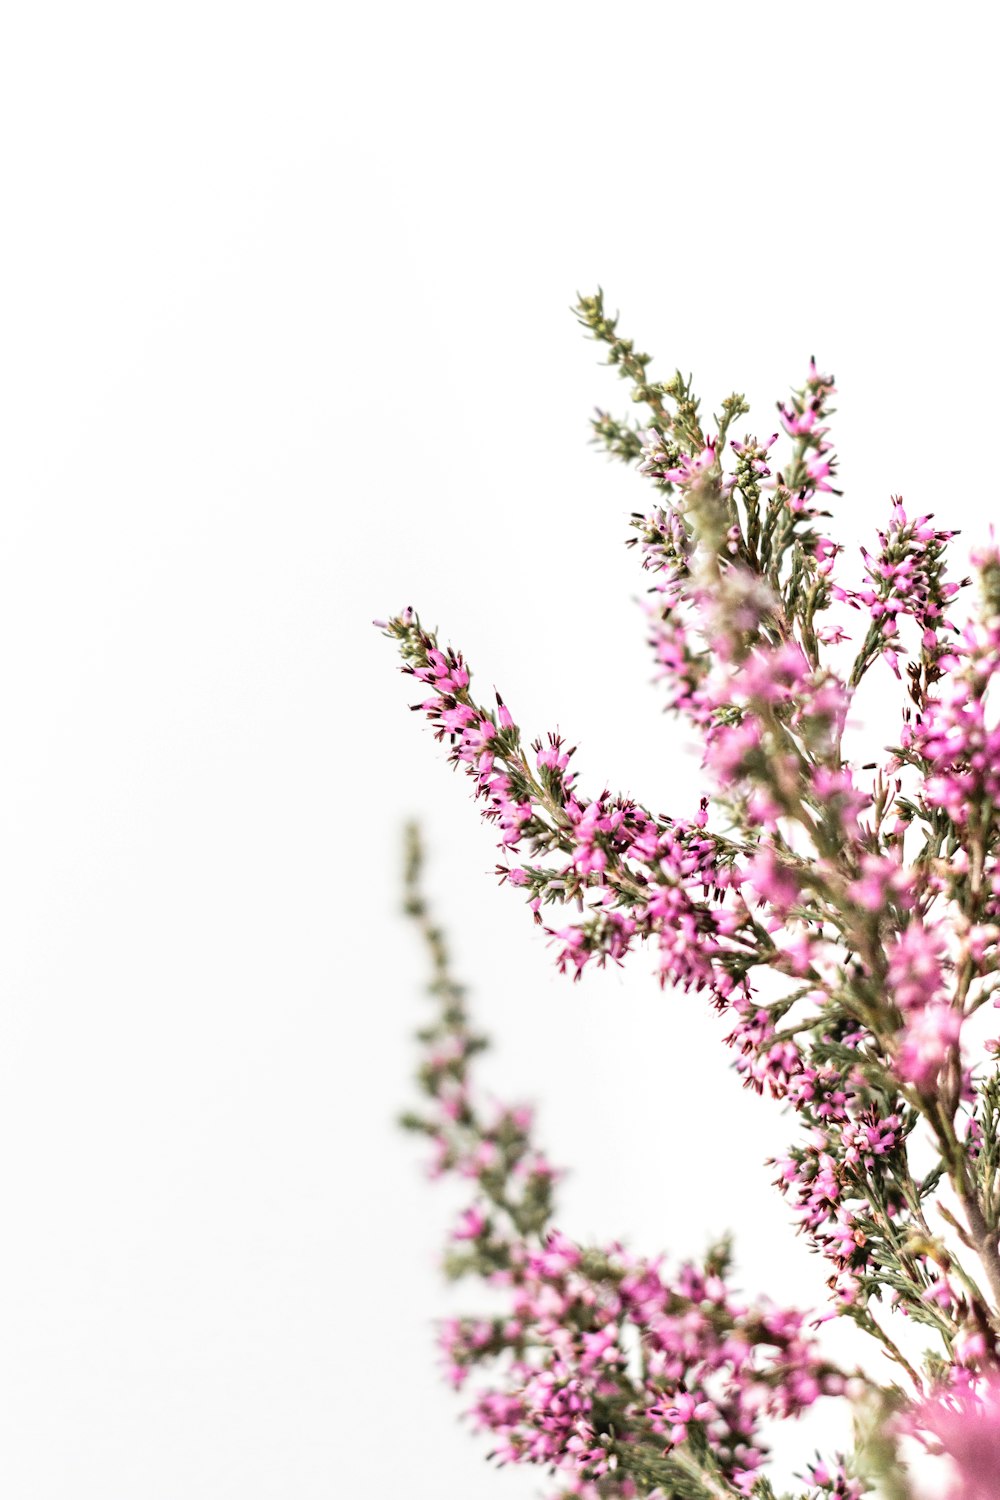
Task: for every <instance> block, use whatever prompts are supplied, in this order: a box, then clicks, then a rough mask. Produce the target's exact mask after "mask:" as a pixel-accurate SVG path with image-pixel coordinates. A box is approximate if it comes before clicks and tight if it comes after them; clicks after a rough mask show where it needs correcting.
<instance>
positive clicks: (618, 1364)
mask: <svg viewBox="0 0 1000 1500" xmlns="http://www.w3.org/2000/svg"><path fill="white" fill-rule="evenodd" d="M420 868H421V850H420V844H419V840H418V837H417V834H416V831H415V829H410V830H409V831H408V837H407V859H406V901H405V909H406V911H407V913H408V915H409V916H410V917H411V918H412V919H413V920H414V922H415V923H416V924H417V926H418V928H419V930H420V932H421V935H422V937H423V940H424V943H425V946H426V949H427V953H428V957H429V961H430V969H431V979H430V983H429V986H428V989H429V992H430V994H431V995H432V996H433V997H434V999H435V1001H436V1014H435V1017H434V1019H433V1020H432V1022H431V1024H430V1025H428V1026H426V1027H424V1028H422V1029H421V1030H420V1032H419V1033H418V1037H419V1040H420V1043H421V1047H422V1049H423V1057H422V1061H421V1066H420V1069H419V1073H418V1081H419V1084H420V1088H421V1092H422V1094H423V1096H424V1102H423V1105H422V1107H421V1109H420V1111H419V1112H415V1113H413V1114H410V1115H407V1116H406V1117H404V1124H405V1125H407V1127H408V1128H410V1129H411V1130H415V1131H418V1132H420V1133H422V1134H424V1135H426V1136H427V1137H428V1138H429V1140H430V1141H431V1143H432V1146H433V1156H432V1161H431V1170H432V1172H433V1174H434V1175H435V1176H441V1175H442V1174H444V1173H451V1174H454V1175H456V1176H458V1177H460V1178H462V1179H464V1180H466V1181H467V1182H469V1184H470V1187H471V1188H472V1192H473V1198H472V1201H471V1202H470V1203H469V1205H468V1206H467V1207H466V1208H465V1209H464V1210H463V1212H462V1213H461V1214H460V1215H459V1217H458V1220H457V1222H456V1224H455V1225H454V1227H453V1230H452V1234H451V1244H450V1248H449V1251H448V1254H447V1256H446V1258H445V1270H446V1272H447V1274H448V1275H449V1276H451V1277H453V1278H458V1277H468V1276H474V1277H478V1278H480V1279H482V1280H484V1281H486V1282H487V1283H489V1284H490V1285H492V1286H493V1287H494V1288H497V1289H499V1290H500V1292H501V1294H502V1296H503V1298H504V1302H505V1306H504V1307H503V1309H502V1310H501V1311H499V1312H494V1313H493V1314H492V1315H490V1316H482V1317H479V1316H473V1317H464V1318H453V1319H449V1320H448V1321H447V1322H446V1323H445V1324H444V1326H443V1328H442V1330H441V1348H442V1353H443V1355H444V1359H445V1365H446V1372H447V1376H448V1378H449V1380H450V1382H451V1383H452V1385H453V1386H454V1387H455V1388H456V1389H462V1390H466V1389H470V1388H474V1394H473V1397H472V1406H471V1408H470V1411H469V1415H470V1416H471V1418H472V1420H473V1423H474V1425H475V1426H476V1428H477V1429H479V1430H481V1431H484V1432H486V1433H488V1434H489V1435H490V1437H491V1439H492V1441H493V1443H494V1448H493V1451H492V1453H491V1457H493V1458H494V1459H495V1460H496V1461H498V1462H500V1463H528V1464H535V1465H540V1466H542V1467H544V1468H546V1469H548V1470H549V1471H550V1472H552V1473H553V1474H554V1475H556V1476H558V1479H559V1482H560V1488H559V1490H558V1491H557V1494H558V1496H559V1497H569V1496H577V1497H582V1500H612V1497H622V1500H627V1497H634V1496H637V1495H640V1494H642V1495H648V1494H650V1493H655V1494H656V1495H659V1496H662V1497H664V1500H666V1497H670V1496H675V1497H678V1500H709V1497H712V1500H723V1497H733V1496H747V1495H751V1494H752V1495H755V1496H758V1497H766V1496H768V1495H773V1490H772V1489H771V1486H770V1484H769V1482H768V1480H767V1477H766V1472H765V1470H766V1464H767V1460H768V1449H767V1445H766V1442H765V1438H764V1431H763V1429H764V1427H765V1425H766V1423H767V1422H768V1421H769V1420H770V1421H773V1420H775V1419H780V1420H784V1419H788V1418H794V1417H796V1416H798V1415H800V1414H801V1413H802V1412H804V1411H805V1410H807V1409H808V1408H810V1407H811V1406H812V1405H813V1404H814V1403H815V1402H816V1401H818V1400H820V1399H821V1398H822V1397H824V1396H837V1395H842V1394H843V1393H844V1392H845V1390H846V1389H847V1388H848V1385H849V1380H848V1377H846V1376H845V1375H844V1374H843V1373H842V1372H841V1371H840V1370H838V1369H837V1368H836V1367H835V1366H834V1365H832V1364H831V1363H830V1362H829V1361H827V1360H825V1359H824V1358H823V1356H822V1355H821V1353H820V1351H819V1348H818V1345H817V1343H816V1340H815V1337H814V1335H813V1334H812V1333H810V1332H809V1330H808V1329H807V1327H806V1323H805V1319H804V1317H803V1315H802V1314H801V1313H799V1312H797V1311H795V1310H793V1309H789V1308H779V1307H777V1306H775V1305H773V1304H772V1303H770V1302H768V1301H766V1300H758V1301H756V1302H748V1301H746V1300H745V1299H744V1298H743V1297H741V1296H739V1295H738V1294H737V1293H736V1292H735V1291H734V1290H733V1288H732V1286H731V1284H730V1280H729V1271H730V1265H729V1260H730V1257H729V1249H728V1246H727V1245H718V1246H715V1247H713V1248H712V1249H711V1250H710V1251H709V1252H708V1254H707V1255H706V1257H705V1259H704V1261H703V1262H701V1263H699V1264H695V1263H692V1262H688V1263H685V1264H682V1265H680V1266H678V1267H676V1268H674V1269H669V1268H668V1267H667V1266H666V1264H665V1262H664V1260H663V1258H662V1257H658V1258H656V1259H655V1260H649V1259H647V1258H644V1257H640V1256H636V1255H634V1254H632V1253H631V1252H629V1251H628V1250H626V1249H625V1248H624V1247H623V1246H622V1245H620V1244H618V1243H614V1244H611V1245H608V1246H592V1247H586V1246H581V1245H578V1244H576V1243H575V1242H574V1241H573V1240H571V1239H570V1238H569V1237H568V1236H567V1235H565V1234H564V1233H563V1232H562V1231H561V1230H559V1229H558V1228H556V1227H555V1224H554V1222H553V1215H554V1211H555V1204H554V1197H553V1184H554V1183H555V1182H556V1181H557V1180H558V1177H559V1173H557V1172H556V1171H555V1170H554V1169H553V1168H552V1167H551V1165H550V1163H549V1161H548V1158H547V1157H546V1156H545V1154H544V1153H543V1152H542V1151H540V1150H539V1149H538V1147H537V1146H536V1145H535V1143H534V1140H533V1133H532V1120H531V1112H530V1110H528V1109H526V1108H524V1107H513V1108H512V1107H507V1106H497V1105H493V1106H486V1105H484V1104H483V1103H482V1102H481V1100H480V1098H479V1094H478V1090H477V1088H476V1086H475V1080H474V1077H473V1076H472V1071H471V1063H472V1060H473V1058H474V1057H475V1056H476V1054H477V1053H479V1052H480V1051H482V1049H483V1047H484V1045H485V1042H484V1039H483V1038H482V1037H481V1036H480V1035H478V1034H477V1033H475V1032H474V1031H473V1030H472V1029H471V1025H470V1017H469V1014H468V1011H467V1008H466V1005H465V998H464V990H463V989H462V987H461V986H460V985H459V984H457V983H456V982H455V980H454V979H453V978H452V976H451V971H450V967H449V963H448V955H447V949H446V945H445V940H444V937H443V935H442V933H441V931H440V929H439V928H438V927H437V926H436V924H435V923H434V921H433V919H432V917H431V915H430V913H429V911H428V907H427V904H426V901H425V898H424V895H423V893H422V889H421V883H420ZM852 1379H853V1384H852V1385H851V1388H852V1389H853V1390H855V1391H861V1390H863V1389H866V1388H867V1383H866V1382H865V1381H864V1380H863V1379H862V1378H861V1377H859V1376H855V1377H853V1378H852ZM803 1477H804V1480H805V1481H806V1482H808V1484H809V1490H808V1495H809V1496H810V1497H818V1496H820V1495H838V1496H843V1497H846V1500H857V1497H860V1496H861V1495H862V1494H864V1493H866V1491H867V1488H868V1486H867V1485H866V1484H865V1483H864V1482H863V1480H862V1479H861V1478H860V1477H858V1475H857V1474H856V1473H854V1472H853V1469H852V1467H851V1466H850V1465H846V1464H845V1461H844V1460H843V1459H842V1458H837V1459H834V1460H832V1461H830V1462H824V1461H823V1460H821V1459H819V1458H817V1460H816V1461H815V1462H814V1463H812V1464H810V1465H809V1466H808V1467H807V1469H806V1471H805V1473H804V1476H803Z"/></svg>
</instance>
